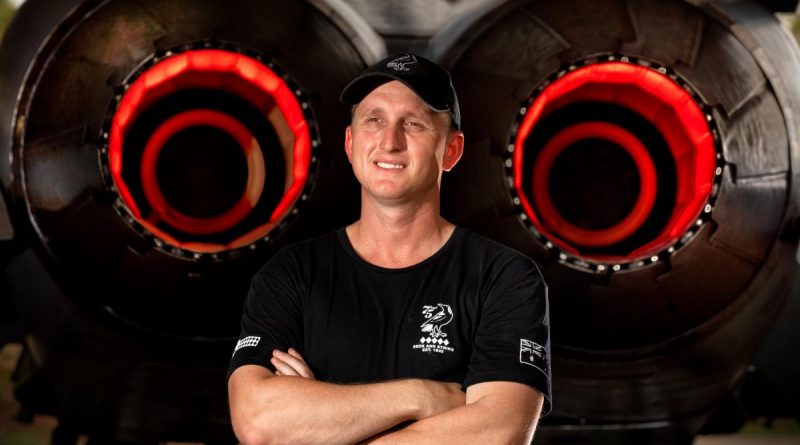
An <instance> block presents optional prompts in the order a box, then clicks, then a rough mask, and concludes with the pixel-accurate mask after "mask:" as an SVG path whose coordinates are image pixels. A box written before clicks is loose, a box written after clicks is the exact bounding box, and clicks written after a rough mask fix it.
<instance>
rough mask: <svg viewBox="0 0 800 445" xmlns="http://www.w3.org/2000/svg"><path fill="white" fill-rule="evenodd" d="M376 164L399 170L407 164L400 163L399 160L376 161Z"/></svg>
mask: <svg viewBox="0 0 800 445" xmlns="http://www.w3.org/2000/svg"><path fill="white" fill-rule="evenodd" d="M375 165H377V166H378V167H380V168H384V169H390V170H399V169H404V168H406V166H405V164H400V163H397V162H386V161H376V162H375Z"/></svg>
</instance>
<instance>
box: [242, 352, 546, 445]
mask: <svg viewBox="0 0 800 445" xmlns="http://www.w3.org/2000/svg"><path fill="white" fill-rule="evenodd" d="M272 364H273V365H274V366H275V368H276V372H275V373H273V372H272V371H270V370H269V369H267V368H264V367H262V366H258V365H246V366H242V367H240V368H238V369H237V370H236V371H234V372H233V374H232V375H231V377H230V380H229V381H228V393H229V396H230V405H231V419H232V422H233V428H234V431H235V433H236V436H237V437H238V438H239V440H241V441H242V443H243V444H245V445H262V444H272V443H278V444H294V443H301V444H316V443H325V444H353V443H365V444H376V445H377V444H417V443H441V444H446V443H454V444H470V443H480V444H494V443H498V444H500V443H502V444H526V445H527V444H529V443H530V441H531V439H532V437H533V432H534V429H535V427H536V422H537V420H538V418H539V414H540V412H541V409H542V404H543V400H544V398H543V396H542V394H541V393H539V392H538V391H536V390H535V389H533V388H531V387H529V386H527V385H523V384H520V383H514V382H485V383H478V384H475V385H472V386H470V387H469V388H467V391H466V394H465V393H464V392H462V391H461V390H460V387H459V385H457V384H453V383H442V382H435V381H431V380H421V379H403V380H392V381H386V382H378V383H367V384H358V385H337V384H331V383H325V382H320V381H318V380H315V379H314V375H313V374H312V373H311V371H310V369H309V367H308V365H306V363H305V361H304V360H303V357H302V356H301V355H300V354H299V353H297V351H294V350H291V349H290V350H289V351H288V353H285V352H281V351H275V352H274V353H273V357H272ZM405 422H413V423H411V424H410V425H409V426H408V427H406V428H402V429H400V428H394V427H396V426H398V425H401V424H403V423H405Z"/></svg>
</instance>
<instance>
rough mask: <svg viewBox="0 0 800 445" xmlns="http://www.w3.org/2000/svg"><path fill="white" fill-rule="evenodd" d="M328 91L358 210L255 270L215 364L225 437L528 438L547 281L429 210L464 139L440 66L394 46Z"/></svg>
mask: <svg viewBox="0 0 800 445" xmlns="http://www.w3.org/2000/svg"><path fill="white" fill-rule="evenodd" d="M341 99H342V101H343V102H344V103H346V104H351V105H353V117H352V123H351V125H350V126H349V127H348V128H347V129H346V132H345V151H346V153H347V156H348V159H349V160H350V163H351V164H352V166H353V171H354V173H355V175H356V178H357V179H358V181H359V182H360V183H361V187H362V188H361V216H360V219H359V220H358V221H356V222H355V223H353V224H352V225H350V226H348V227H346V228H344V229H340V230H338V231H337V232H335V233H333V234H330V235H327V236H323V237H321V238H317V239H314V240H310V241H306V242H302V243H298V244H295V245H292V246H289V247H287V248H285V249H283V250H281V251H280V252H279V253H277V254H276V255H275V256H274V257H273V258H272V259H271V260H270V261H269V263H268V264H267V265H266V266H265V267H264V268H263V269H262V270H261V271H259V272H258V273H257V274H256V276H255V277H254V278H253V281H252V284H251V290H250V293H249V295H248V297H247V301H246V303H245V308H244V314H243V318H242V336H241V340H239V343H238V344H237V346H236V350H235V351H234V355H233V357H232V359H231V367H230V370H229V383H228V389H229V395H230V404H231V418H232V421H233V427H234V430H235V432H236V435H237V437H238V438H239V439H240V440H241V441H242V442H243V443H245V444H248V445H251V444H266V443H278V444H288V443H325V444H351V443H359V442H361V443H375V444H379V443H426V444H431V443H455V444H469V443H480V444H492V443H504V444H506V443H516V444H527V443H530V441H531V438H532V436H533V432H534V428H535V426H536V422H537V420H538V418H539V416H540V415H542V408H543V404H544V408H545V412H544V413H546V412H547V411H549V405H550V402H549V400H550V395H549V393H550V365H549V331H548V318H547V317H548V314H547V301H546V298H547V297H546V293H547V290H546V286H545V283H544V281H543V280H542V277H541V275H540V274H539V272H538V269H537V268H536V266H535V265H534V264H533V262H532V261H531V260H530V259H529V258H527V257H525V256H524V255H522V254H520V253H518V252H516V251H513V250H511V249H508V248H506V247H504V246H502V245H500V244H497V243H495V242H492V241H490V240H488V239H486V238H483V237H480V236H478V235H476V234H473V233H471V232H469V231H467V230H465V229H463V228H458V227H455V226H454V225H453V224H451V223H450V222H448V221H446V220H444V219H443V218H442V217H441V216H440V215H439V196H440V193H439V191H440V184H441V176H442V172H443V171H448V170H450V169H451V168H453V166H455V164H456V163H457V162H458V160H459V159H460V157H461V154H462V152H463V148H464V135H463V133H462V132H461V131H460V130H459V128H460V113H459V108H458V101H457V99H456V95H455V91H454V89H453V87H452V83H451V81H450V76H449V74H448V73H447V72H446V71H445V70H444V69H443V68H441V67H439V66H438V65H436V64H434V63H433V62H431V61H429V60H427V59H425V58H422V57H420V56H417V55H412V54H404V55H397V56H393V57H390V58H388V59H386V60H383V61H381V62H379V63H378V64H376V65H374V66H373V67H371V68H368V69H367V70H366V71H365V72H364V73H362V74H361V75H360V76H359V77H357V78H356V79H355V80H353V81H352V82H351V83H350V84H349V85H347V87H345V89H344V91H343V92H342V95H341ZM465 199H469V197H468V196H465ZM462 388H465V392H464V391H462Z"/></svg>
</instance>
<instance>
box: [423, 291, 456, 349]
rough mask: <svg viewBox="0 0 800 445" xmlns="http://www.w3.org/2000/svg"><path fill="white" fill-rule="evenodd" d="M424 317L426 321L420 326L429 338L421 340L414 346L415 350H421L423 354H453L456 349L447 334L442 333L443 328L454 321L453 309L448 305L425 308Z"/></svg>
mask: <svg viewBox="0 0 800 445" xmlns="http://www.w3.org/2000/svg"><path fill="white" fill-rule="evenodd" d="M422 316H423V317H425V321H423V322H422V324H421V325H420V326H419V327H420V329H421V330H422V332H423V333H428V334H429V335H428V336H423V337H421V338H420V339H419V343H417V344H416V345H414V349H420V350H422V352H438V353H439V354H444V353H445V351H447V352H453V351H454V350H455V349H454V348H453V347H452V346H450V340H448V339H447V333H446V332H444V331H442V328H443V327H445V326H447V325H448V324H450V322H451V321H453V309H452V308H451V307H450V306H449V305H446V304H442V303H439V304H437V305H436V306H428V305H426V306H423V307H422Z"/></svg>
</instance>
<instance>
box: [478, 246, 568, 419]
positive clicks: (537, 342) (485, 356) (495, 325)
mask: <svg viewBox="0 0 800 445" xmlns="http://www.w3.org/2000/svg"><path fill="white" fill-rule="evenodd" d="M492 275H493V276H492V280H491V282H490V283H489V284H487V290H486V297H485V299H484V301H483V307H482V309H481V315H480V320H479V321H478V327H477V331H476V334H475V339H474V342H473V351H472V356H471V357H470V363H469V366H468V369H467V377H466V379H465V381H464V386H465V387H468V386H470V385H474V384H476V383H481V382H489V381H511V382H517V383H523V384H526V385H529V386H532V387H533V388H535V389H537V390H538V391H539V392H541V393H542V395H543V396H544V399H545V401H544V407H543V409H542V416H545V415H546V414H548V413H549V412H550V410H551V407H552V394H551V371H550V323H549V313H548V312H549V310H548V302H547V285H546V284H545V282H544V279H543V278H542V276H541V274H540V272H539V269H538V268H537V267H536V265H535V264H534V263H533V261H531V260H530V259H528V258H525V257H522V256H518V257H516V258H514V259H512V260H511V261H508V262H507V263H505V264H503V265H502V267H499V270H498V272H496V273H495V274H492Z"/></svg>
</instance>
